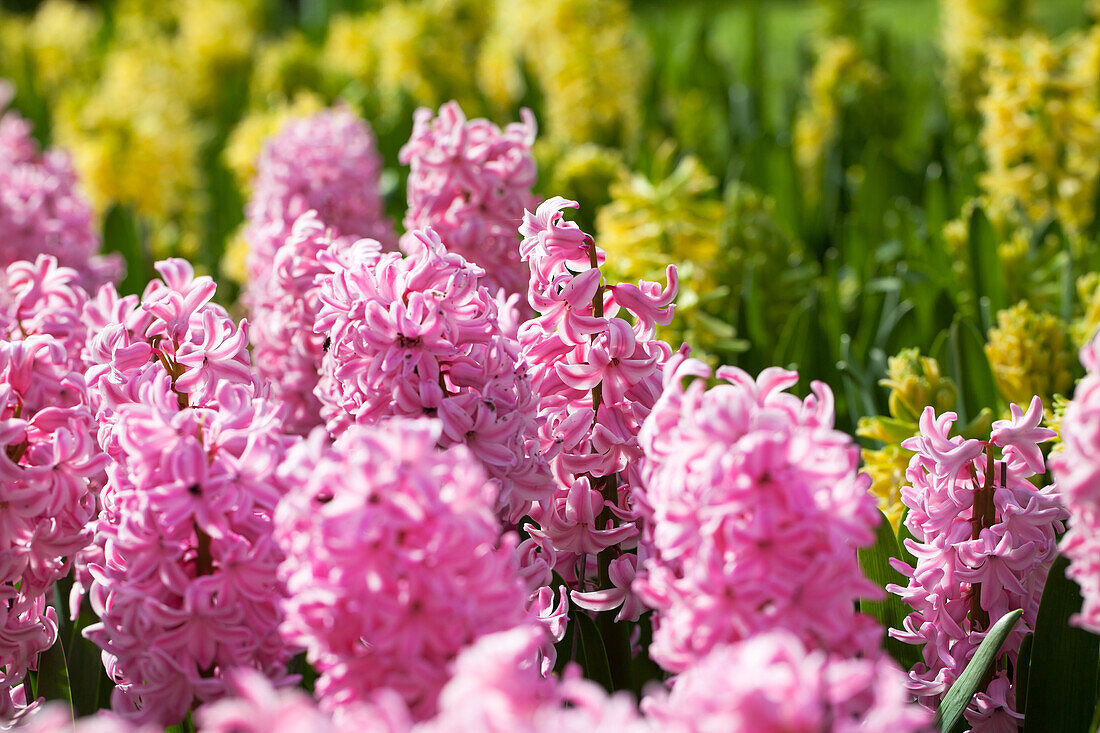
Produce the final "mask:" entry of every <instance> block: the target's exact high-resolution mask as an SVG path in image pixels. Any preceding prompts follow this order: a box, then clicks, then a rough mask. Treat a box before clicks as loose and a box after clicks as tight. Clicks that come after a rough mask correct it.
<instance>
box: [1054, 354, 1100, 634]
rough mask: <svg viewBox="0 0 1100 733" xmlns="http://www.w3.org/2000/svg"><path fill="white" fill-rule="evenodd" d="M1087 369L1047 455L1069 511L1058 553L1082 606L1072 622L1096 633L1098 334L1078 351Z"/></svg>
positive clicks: (1099, 575) (1099, 608)
mask: <svg viewBox="0 0 1100 733" xmlns="http://www.w3.org/2000/svg"><path fill="white" fill-rule="evenodd" d="M1081 363H1082V364H1084V365H1085V369H1086V370H1087V373H1086V375H1085V378H1084V379H1082V380H1081V381H1080V382H1079V383H1078V385H1077V389H1076V390H1075V391H1074V393H1073V400H1072V401H1071V402H1070V403H1069V405H1068V406H1067V407H1066V412H1065V414H1064V416H1063V417H1062V426H1061V434H1062V445H1061V447H1060V448H1059V449H1058V450H1056V451H1055V452H1054V453H1053V454H1052V455H1051V458H1050V465H1051V468H1052V469H1053V472H1054V476H1055V478H1056V479H1057V482H1058V490H1059V492H1060V494H1061V497H1062V500H1063V502H1064V503H1065V506H1066V509H1067V510H1068V512H1069V531H1068V532H1066V534H1065V536H1064V537H1063V538H1062V545H1061V549H1062V552H1063V553H1064V554H1065V555H1066V557H1068V558H1069V561H1070V565H1069V569H1068V570H1067V571H1066V572H1067V575H1069V577H1071V578H1073V580H1075V581H1076V582H1077V584H1078V585H1080V586H1081V595H1082V596H1083V597H1084V605H1083V606H1082V608H1081V613H1080V614H1078V615H1077V616H1076V617H1075V618H1074V619H1073V622H1074V623H1076V624H1078V625H1080V626H1082V627H1083V628H1086V629H1088V630H1089V631H1091V632H1093V633H1094V634H1100V481H1098V480H1097V469H1098V467H1100V458H1098V454H1097V451H1096V446H1098V445H1100V337H1093V339H1092V342H1091V343H1089V344H1087V345H1086V346H1085V347H1084V348H1082V349H1081Z"/></svg>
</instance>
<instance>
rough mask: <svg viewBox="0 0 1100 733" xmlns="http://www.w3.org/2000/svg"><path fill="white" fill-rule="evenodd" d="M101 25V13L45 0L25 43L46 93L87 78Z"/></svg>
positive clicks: (63, 1)
mask: <svg viewBox="0 0 1100 733" xmlns="http://www.w3.org/2000/svg"><path fill="white" fill-rule="evenodd" d="M5 22H6V21H5ZM102 25H103V18H102V16H101V15H100V13H99V12H98V11H97V10H96V9H94V8H92V7H89V6H88V5H85V4H84V3H77V2H73V0H46V2H44V3H42V4H41V5H40V6H38V10H37V11H36V12H35V14H34V18H33V20H32V21H31V22H30V24H29V25H28V26H27V29H26V36H25V40H26V44H27V47H28V49H29V50H30V55H31V58H32V60H33V63H34V73H35V78H36V80H37V82H38V84H39V87H40V89H41V90H42V91H43V92H44V93H45V94H47V95H53V94H55V93H56V92H57V91H59V90H60V89H61V87H62V86H64V85H66V84H67V83H71V82H73V81H78V80H84V79H86V78H87V77H88V76H89V75H90V73H91V69H92V68H93V66H92V61H93V57H94V50H95V45H94V41H95V37H96V35H97V34H98V33H99V30H100V28H101V27H102Z"/></svg>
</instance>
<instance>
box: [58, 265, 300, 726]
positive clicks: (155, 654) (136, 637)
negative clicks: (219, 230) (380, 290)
mask: <svg viewBox="0 0 1100 733" xmlns="http://www.w3.org/2000/svg"><path fill="white" fill-rule="evenodd" d="M157 270H158V271H159V272H160V273H161V276H162V278H163V280H162V281H155V282H153V283H150V285H149V287H147V288H146V290H145V293H144V294H143V296H142V298H141V299H140V300H139V299H137V298H135V297H133V296H129V297H126V298H118V296H117V295H116V294H115V293H114V291H113V289H112V288H109V287H105V288H104V289H103V290H101V291H100V293H99V294H98V296H97V298H96V299H95V300H94V301H93V302H92V303H90V304H89V307H88V309H87V315H88V321H89V323H90V324H92V330H93V331H94V334H93V335H92V336H91V338H90V340H89V348H88V354H89V356H90V358H91V360H92V361H93V365H92V366H91V367H90V368H89V370H88V378H89V381H90V383H91V385H92V386H91V390H92V393H93V403H94V404H95V405H96V407H97V409H98V412H97V419H98V420H99V422H100V429H99V437H100V442H101V444H102V445H103V447H104V449H105V450H106V451H107V453H108V454H109V455H110V456H111V458H112V461H111V464H110V465H109V466H108V469H107V483H106V485H105V486H104V487H103V490H102V492H101V497H100V498H101V510H100V513H99V520H98V522H97V523H96V536H95V544H94V545H93V546H92V548H91V549H90V551H89V552H87V553H86V554H85V556H84V558H83V565H84V569H83V570H84V571H83V573H82V574H79V575H78V579H79V580H80V581H81V585H82V586H90V587H88V589H87V590H88V594H89V596H90V600H91V605H92V609H93V610H94V611H95V613H96V614H97V615H98V616H99V623H97V624H94V625H92V626H90V627H88V628H87V629H86V630H85V632H84V633H85V636H86V637H87V638H89V639H91V640H92V641H93V642H95V643H96V644H97V645H98V646H100V647H101V648H102V649H103V652H104V654H103V658H104V663H105V666H106V667H107V671H108V673H109V675H110V676H111V677H112V679H113V680H114V681H115V684H116V688H115V691H114V693H113V695H112V707H113V708H114V709H115V711H116V712H118V713H120V714H123V715H125V716H127V717H129V718H131V719H133V720H135V721H137V722H139V723H145V722H152V723H158V724H161V725H166V724H172V723H175V722H178V721H179V720H181V719H182V718H183V717H184V715H186V713H187V711H188V710H189V709H190V708H191V707H192V706H193V704H195V702H196V701H206V700H212V699H215V698H217V697H220V696H222V695H224V694H225V693H226V692H228V691H229V690H230V689H231V688H230V683H229V680H228V678H227V676H226V674H227V672H228V670H230V669H234V668H238V667H247V668H253V669H257V670H260V671H261V672H262V673H263V674H265V675H266V676H268V677H270V678H272V679H273V680H275V681H276V682H285V681H289V680H288V678H287V677H286V672H285V665H286V662H287V660H288V659H289V657H290V649H289V648H288V647H287V646H286V645H285V644H284V643H283V641H282V639H281V638H280V636H279V633H278V625H279V623H280V621H281V620H282V612H281V608H280V603H281V600H282V597H283V595H284V593H283V588H282V586H281V585H280V583H279V582H278V580H277V579H276V574H275V571H276V567H277V565H278V563H279V561H280V560H281V559H282V555H281V553H280V552H279V549H278V547H277V545H276V544H275V543H274V540H273V538H272V526H271V522H272V514H273V512H274V508H275V504H276V503H277V501H278V500H279V498H280V496H281V491H280V490H279V488H278V484H277V483H276V481H275V477H274V471H275V468H276V467H277V466H278V464H279V462H280V461H281V459H282V457H283V454H284V453H285V452H286V450H287V448H288V446H289V442H290V438H288V437H286V436H285V435H284V433H283V431H282V414H283V408H282V407H281V405H279V404H278V403H277V402H274V401H272V400H270V399H267V398H266V397H265V395H264V391H263V390H262V389H260V388H259V387H257V386H256V384H255V383H254V380H253V375H252V372H251V369H250V365H249V358H248V351H247V345H248V339H247V335H248V329H247V324H246V323H244V322H242V323H241V324H240V325H235V324H233V323H232V321H230V320H229V318H228V315H227V314H226V313H225V311H224V310H223V309H222V308H221V307H220V306H217V305H215V304H213V303H211V302H210V299H211V298H212V297H213V294H214V289H215V286H214V283H213V281H212V280H210V278H208V277H195V276H194V273H193V272H192V270H191V268H190V266H189V265H188V264H187V263H185V262H183V261H182V260H168V261H165V262H161V263H158V264H157Z"/></svg>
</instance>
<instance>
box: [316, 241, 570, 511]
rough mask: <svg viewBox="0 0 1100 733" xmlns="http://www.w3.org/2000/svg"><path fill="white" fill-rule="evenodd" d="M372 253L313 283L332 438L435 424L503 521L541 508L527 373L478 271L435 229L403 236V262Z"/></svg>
mask: <svg viewBox="0 0 1100 733" xmlns="http://www.w3.org/2000/svg"><path fill="white" fill-rule="evenodd" d="M371 244H372V243H370V242H369V241H366V240H365V241H361V242H359V243H358V244H356V245H354V246H352V247H350V248H349V251H347V252H343V253H341V254H342V261H341V262H339V263H335V258H333V260H334V264H333V266H332V269H333V272H332V275H331V276H330V277H327V278H325V279H323V280H322V284H321V289H320V301H321V305H320V310H319V312H318V317H317V322H316V325H315V329H316V332H317V333H318V334H319V335H321V336H322V337H323V338H324V343H323V347H324V348H326V349H327V354H325V358H324V362H323V364H322V375H321V381H320V384H319V385H318V388H317V395H318V397H319V398H320V401H321V405H322V410H321V414H322V416H323V417H324V418H325V420H326V424H327V426H328V429H329V431H330V432H331V433H332V434H333V435H339V434H340V433H342V432H343V431H344V430H346V429H347V427H348V426H349V425H351V424H355V423H358V424H365V425H374V424H377V423H379V422H381V421H383V420H386V419H388V418H391V417H395V416H400V417H423V416H432V417H438V418H439V420H440V423H441V424H442V433H441V435H440V446H441V447H447V446H451V445H455V444H458V443H462V444H464V445H466V447H467V448H468V449H469V450H470V452H471V453H472V454H473V455H474V457H475V458H477V459H478V460H479V461H480V462H481V463H482V465H483V466H484V467H485V471H486V473H487V474H488V475H489V477H490V478H492V479H494V480H495V481H496V482H497V483H498V485H499V498H498V500H497V502H498V508H499V509H500V511H501V513H502V514H503V515H504V516H505V517H506V518H507V519H509V520H511V521H515V520H517V519H519V518H520V517H522V516H523V515H524V514H525V513H526V512H527V511H528V509H529V507H530V506H531V504H532V502H542V501H545V500H546V498H547V494H548V491H549V488H550V486H549V484H550V481H549V476H548V473H547V471H546V464H545V463H544V462H543V461H542V459H541V458H540V457H539V455H538V453H537V446H536V445H535V440H534V437H535V401H534V396H533V394H532V392H531V386H530V381H529V379H528V378H527V375H526V367H525V366H524V364H523V363H522V362H521V361H520V360H519V355H518V353H517V347H516V345H515V342H514V341H512V340H511V339H509V338H507V337H506V336H505V335H504V333H503V332H502V330H501V327H500V324H499V322H498V302H497V300H496V299H494V298H493V297H492V296H490V295H489V292H488V290H487V289H486V288H485V286H484V285H482V284H481V280H480V277H481V275H482V270H481V269H480V268H478V267H477V266H475V265H472V264H470V263H468V262H467V261H466V260H464V259H463V258H462V257H461V256H460V255H457V254H454V253H451V252H448V251H447V250H446V249H445V248H444V246H443V244H442V243H441V242H440V240H439V237H438V236H437V235H436V234H435V232H434V231H432V230H431V229H426V230H423V231H416V232H412V233H411V234H409V235H407V236H406V240H405V249H406V251H407V255H406V256H404V257H402V256H401V255H400V254H399V253H396V252H389V253H385V254H380V253H379V252H378V250H377V246H371Z"/></svg>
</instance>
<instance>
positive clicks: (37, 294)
mask: <svg viewBox="0 0 1100 733" xmlns="http://www.w3.org/2000/svg"><path fill="white" fill-rule="evenodd" d="M78 280H79V275H78V274H77V272H76V270H73V269H72V268H69V267H61V266H59V265H58V263H57V259H56V258H55V257H52V256H50V255H38V257H37V258H36V259H35V261H34V262H27V261H22V260H20V261H16V262H13V263H11V264H10V265H8V267H7V269H6V270H5V271H4V272H3V273H2V274H0V337H3V338H6V339H8V340H18V339H21V338H26V337H27V336H30V335H39V336H52V337H53V338H55V339H57V341H58V342H59V343H60V344H61V347H62V349H63V350H64V353H65V355H66V360H67V363H68V364H69V366H70V367H71V368H72V369H74V370H76V371H80V372H83V371H84V369H83V367H84V364H83V360H82V359H81V353H82V351H83V349H84V341H85V338H86V334H87V328H86V326H85V324H84V320H83V317H84V307H85V304H86V303H87V301H88V296H87V294H86V293H85V292H84V290H83V288H82V287H81V286H80V285H79V283H78Z"/></svg>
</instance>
